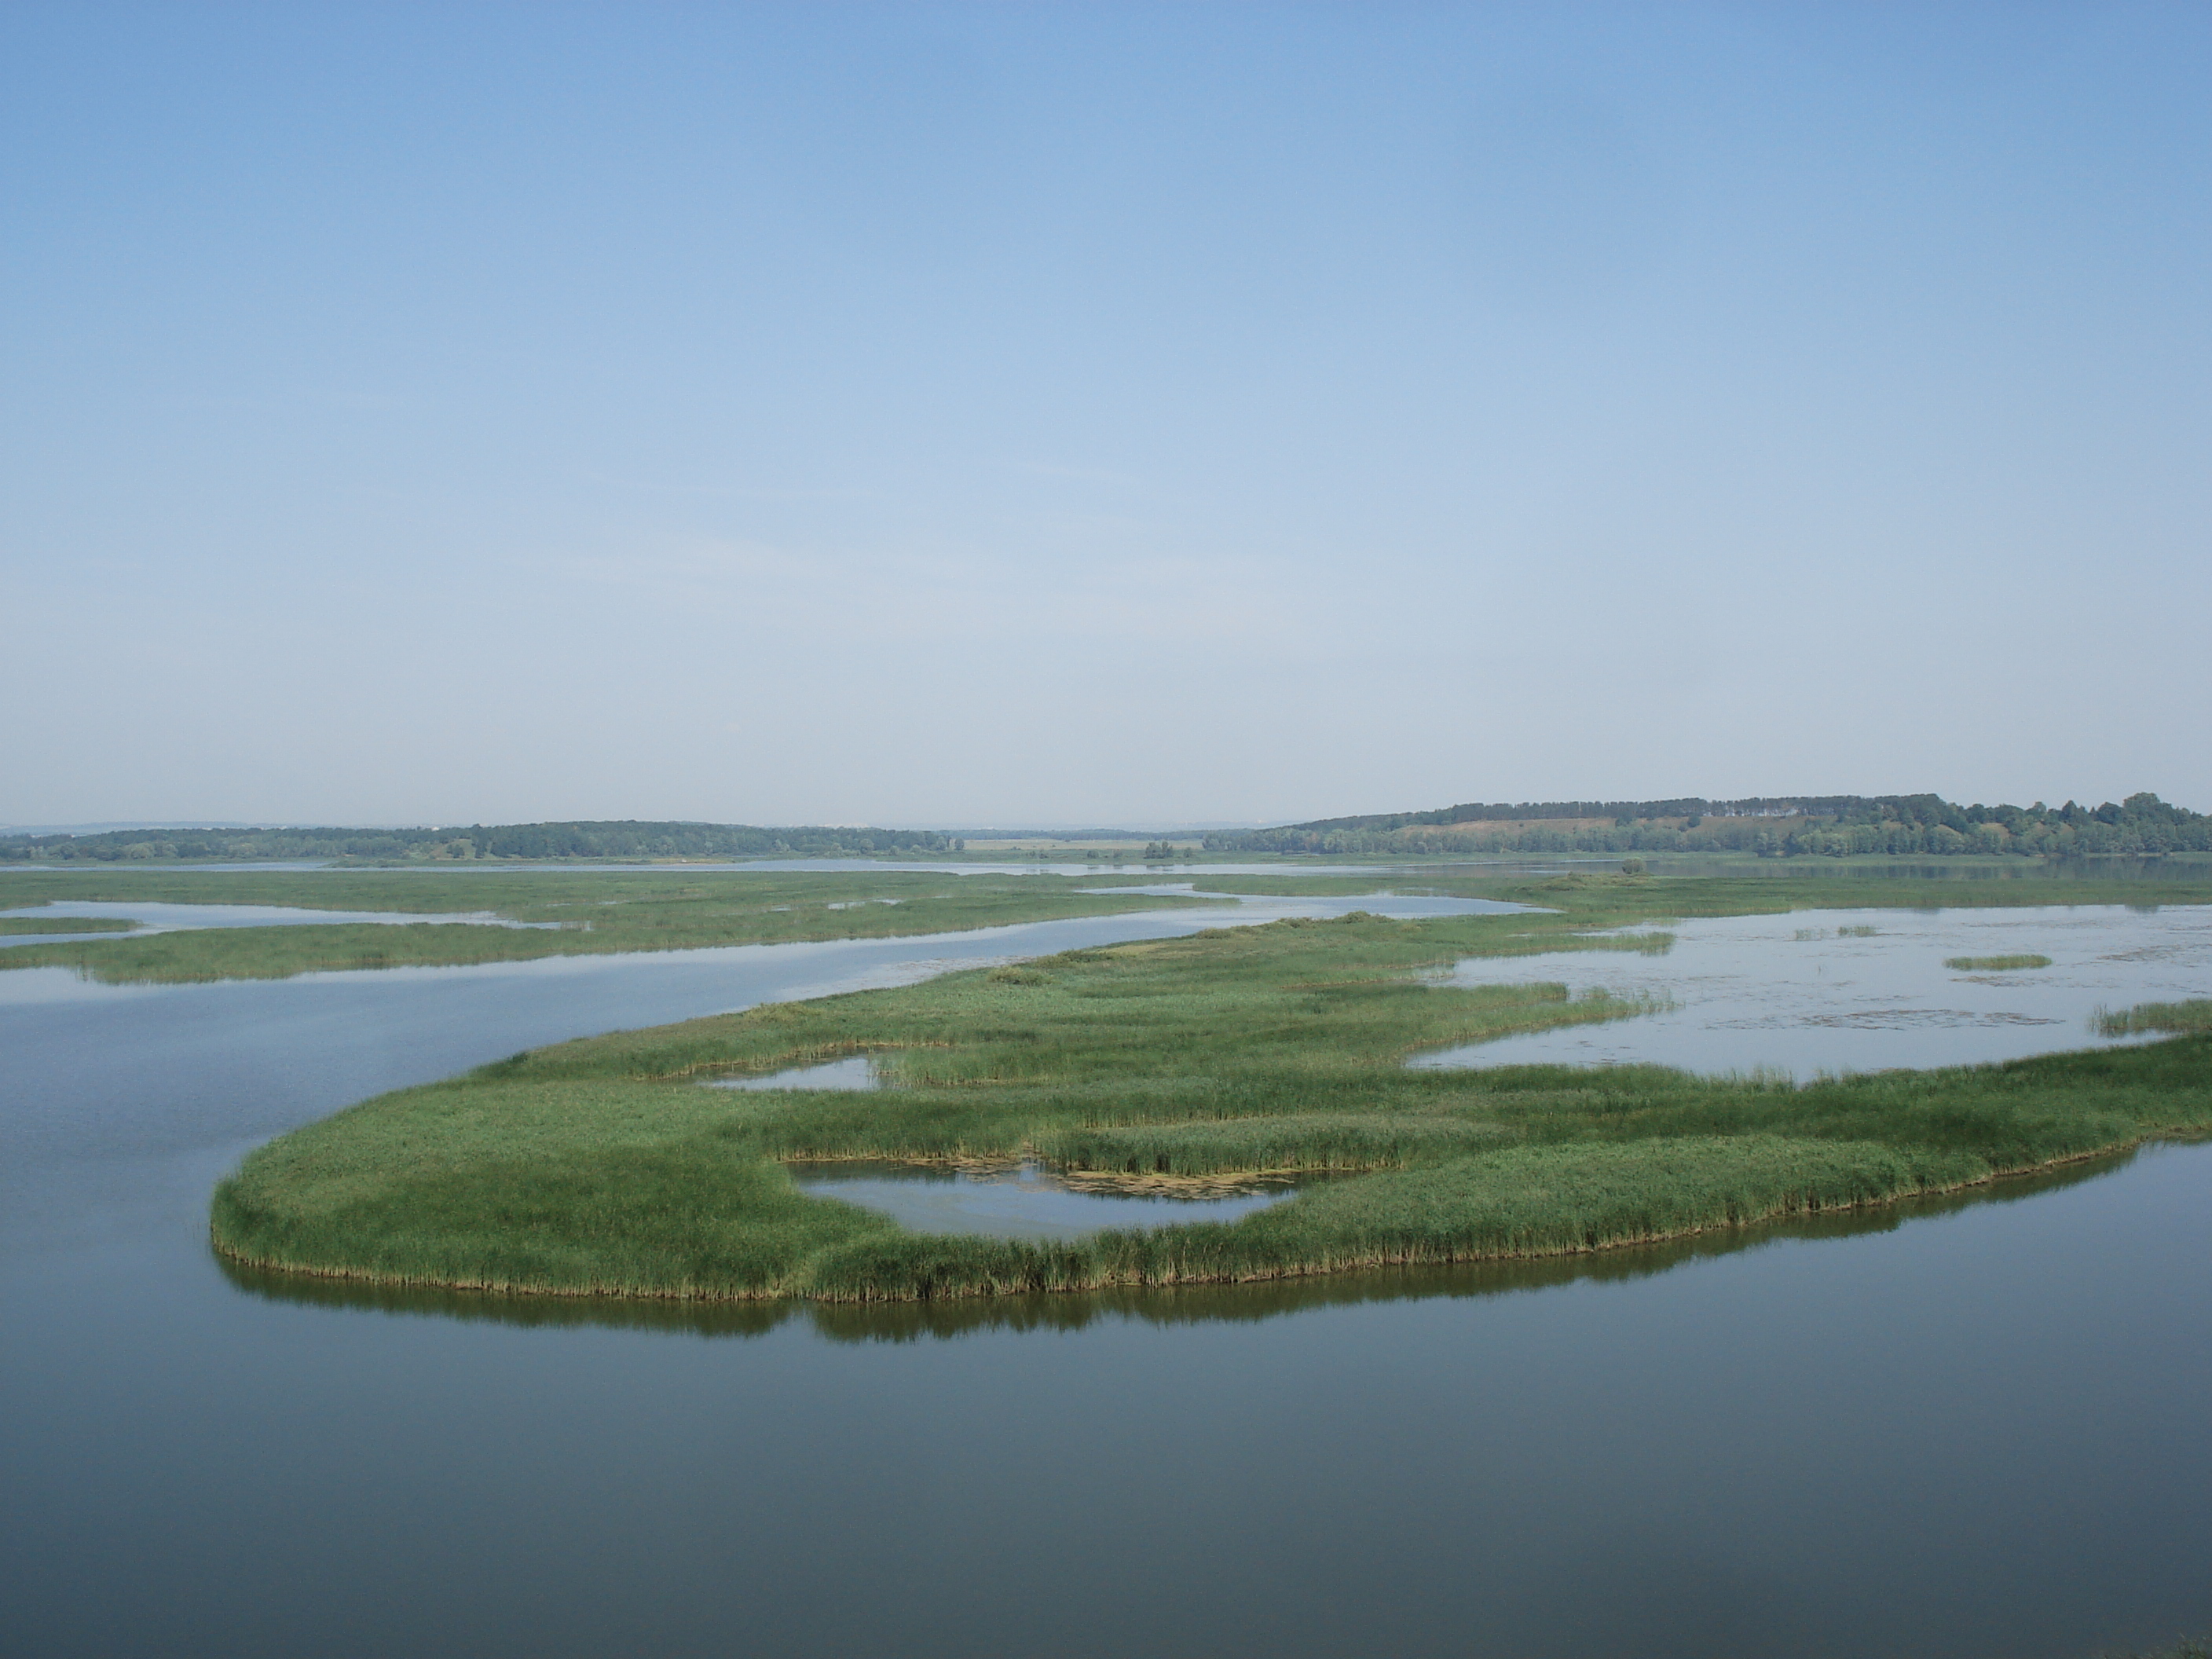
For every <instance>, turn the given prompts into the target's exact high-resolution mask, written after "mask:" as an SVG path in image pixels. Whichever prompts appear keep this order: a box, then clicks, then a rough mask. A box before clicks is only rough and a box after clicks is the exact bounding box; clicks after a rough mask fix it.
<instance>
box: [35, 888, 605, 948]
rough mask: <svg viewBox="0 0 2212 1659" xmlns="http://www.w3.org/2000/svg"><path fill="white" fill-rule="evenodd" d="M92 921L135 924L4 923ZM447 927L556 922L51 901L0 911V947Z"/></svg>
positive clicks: (478, 913) (477, 915) (480, 914)
mask: <svg viewBox="0 0 2212 1659" xmlns="http://www.w3.org/2000/svg"><path fill="white" fill-rule="evenodd" d="M40 916H57V917H59V916H92V917H99V918H103V919H113V920H115V921H135V922H137V923H138V924H139V925H138V926H137V927H134V928H132V929H131V931H130V932H128V933H21V934H10V933H9V932H8V924H9V921H12V920H14V919H15V918H16V917H24V918H36V917H40ZM426 921H427V922H452V923H460V924H464V925H468V926H473V927H540V928H557V927H560V925H561V924H560V923H559V922H557V921H508V920H507V918H506V917H504V916H495V915H492V914H491V913H490V912H489V911H488V910H471V911H466V912H458V911H452V910H445V911H437V912H434V913H432V914H430V915H418V914H412V913H410V912H408V911H404V910H306V909H301V908H297V907H296V906H292V905H284V904H167V903H144V904H135V903H125V902H121V901H119V900H118V901H111V900H104V899H57V900H56V901H55V902H52V904H41V905H37V906H34V907H32V908H16V909H11V910H0V945H58V944H76V943H79V942H82V941H83V940H86V939H143V938H144V937H145V936H146V935H147V934H149V933H176V932H179V931H181V930H188V929H191V928H196V927H343V926H345V925H347V924H349V923H353V922H374V923H378V924H381V925H385V926H392V927H404V926H406V925H408V924H410V923H413V922H426Z"/></svg>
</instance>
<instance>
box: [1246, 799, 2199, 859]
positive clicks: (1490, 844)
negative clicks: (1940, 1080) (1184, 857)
mask: <svg viewBox="0 0 2212 1659" xmlns="http://www.w3.org/2000/svg"><path fill="white" fill-rule="evenodd" d="M1593 819H1599V820H1610V822H1609V823H1597V824H1594V823H1591V822H1590V821H1591V820H1593ZM1555 824H1556V827H1553V826H1554V825H1555ZM1206 849H1207V850H1208V851H1210V852H1226V853H1334V854H1375V853H1426V854H1437V853H1443V854H1457V853H1756V854H1759V856H1761V857H1764V858H1799V857H1810V856H1826V857H1831V858H1840V857H1844V856H1845V855H1847V854H1854V853H1882V854H1930V853H1936V854H1962V853H1964V854H1992V855H1995V854H2018V855H2022V856H2030V857H2047V858H2066V857H2072V856H2076V855H2081V854H2103V853H2132V854H2162V853H2202V852H2212V817H2208V816H2207V815H2205V814H2204V813H2202V812H2192V811H2189V810H2188V809H2187V808H2185V807H2180V806H2173V805H2168V804H2167V803H2166V802H2165V801H2162V800H2160V799H2159V798H2158V797H2157V796H2156V795H2154V794H2148V793H2144V794H2136V795H2130V796H2129V797H2128V798H2127V799H2125V800H2124V801H2121V802H2119V803H2118V804H2117V805H2115V804H2114V803H2112V802H2111V801H2107V802H2106V803H2105V804H2104V805H2102V806H2094V807H2091V806H2083V805H2079V804H2078V803H2076V802H2074V801H2070V800H2069V801H2068V802H2067V803H2066V804H2065V805H2063V806H2046V805H2044V803H2042V802H2041V801H2038V802H2036V804H2035V805H2033V806H1984V805H1980V804H1978V803H1977V804H1976V805H1972V806H1959V805H1954V804H1953V803H1951V802H1949V801H1947V800H1945V799H1942V797H1941V796H1940V795H1814V796H1799V797H1794V798H1787V799H1784V798H1775V799H1765V798H1759V799H1750V800H1736V801H1714V800H1701V799H1689V798H1686V799H1678V800H1656V801H1523V802H1520V803H1518V804H1516V805H1504V804H1502V803H1500V804H1496V805H1483V804H1469V805H1462V806H1449V807H1443V808H1441V809H1439V810H1437V811H1431V812H1385V813H1376V814H1373V815H1370V816H1368V817H1351V818H1319V819H1316V820H1315V821H1314V822H1313V823H1293V824H1288V825H1285V826H1284V827H1282V828H1280V829H1255V830H1252V831H1249V832H1247V833H1245V834H1242V835H1212V836H1207V837H1206Z"/></svg>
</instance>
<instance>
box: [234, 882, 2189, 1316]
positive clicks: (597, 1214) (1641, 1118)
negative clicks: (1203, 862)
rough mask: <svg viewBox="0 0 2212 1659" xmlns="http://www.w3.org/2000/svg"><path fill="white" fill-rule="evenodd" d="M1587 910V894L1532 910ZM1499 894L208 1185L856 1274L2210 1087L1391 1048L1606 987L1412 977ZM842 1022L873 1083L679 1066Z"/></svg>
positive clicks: (1424, 1213)
mask: <svg viewBox="0 0 2212 1659" xmlns="http://www.w3.org/2000/svg"><path fill="white" fill-rule="evenodd" d="M1619 921H1620V918H1619V917H1618V916H1617V915H1613V914H1611V913H1610V912H1605V911H1604V910H1603V907H1602V906H1595V907H1591V908H1588V909H1586V910H1585V912H1584V913H1583V915H1581V916H1580V917H1577V915H1574V914H1568V915H1561V916H1559V917H1556V918H1553V919H1551V920H1550V921H1549V922H1548V923H1547V925H1550V926H1553V927H1558V928H1560V929H1562V930H1571V929H1573V928H1575V927H1584V928H1587V927H1591V926H1593V925H1595V924H1598V923H1602V924H1604V925H1606V926H1607V927H1611V926H1616V925H1618V923H1619ZM1531 926H1532V920H1531V918H1528V917H1527V916H1495V917H1475V918H1461V919H1449V920H1440V921H1421V922H1401V921H1387V920H1384V919H1383V918H1380V917H1376V916H1368V915H1354V916H1351V917H1347V918H1344V919H1342V920H1340V921H1329V922H1312V921H1292V922H1277V923H1273V924H1271V925H1269V926H1266V927H1246V928H1235V929H1218V930H1212V932H1210V933H1205V934H1200V935H1196V936H1194V937H1191V938H1187V939H1170V940H1158V941H1152V942H1147V943H1143V944H1136V945H1122V946H1117V947H1114V948H1111V949H1103V950H1093V951H1072V952H1068V953H1066V954H1064V955H1061V956H1058V957H1050V958H1046V959H1044V960H1042V961H1039V962H1036V963H1030V964H1028V965H1027V967H1026V968H1025V969H1024V970H1023V971H1022V972H1020V973H1018V974H1007V973H1004V972H994V971H990V970H975V971H970V972H967V973H962V974H955V975H947V976H945V977H944V978H942V979H938V980H933V981H929V982H927V983H926V984H922V985H917V986H911V987H904V988H902V989H897V990H888V991H872V992H866V993H860V994H851V995H846V996H837V997H828V998H823V999H820V1000H815V1001H810V1002H803V1003H789V1004H779V1005H775V1006H767V1007H763V1008H757V1009H754V1010H751V1011H749V1012H744V1013H741V1014H734V1015H726V1016H721V1017H718V1018H712V1019H704V1020H695V1021H690V1022H688V1023H685V1024H679V1025H671V1026H666V1027H661V1028H658V1029H655V1030H643V1031H629V1032H621V1033H616V1034H613V1035H611V1036H602V1037H594V1038H589V1039H586V1040H583V1041H580V1042H570V1043H564V1044H561V1045H558V1046H556V1047H553V1048H545V1049H542V1050H536V1051H532V1052H529V1053H526V1054H518V1055H515V1056H513V1057H512V1058H510V1059H508V1060H503V1061H500V1062H498V1063H496V1064H495V1065H491V1066H485V1067H483V1068H481V1069H480V1070H478V1071H477V1072H474V1073H469V1074H468V1075H466V1076H464V1077H462V1078H459V1079H453V1080H450V1081H448V1082H446V1083H442V1084H438V1085H431V1086H429V1087H426V1088H420V1089H412V1090H407V1091H401V1092H399V1093H397V1094H393V1095H388V1096H385V1097H381V1098H380V1099H377V1100H374V1101H369V1102H367V1103H363V1104H362V1105H360V1106H356V1107H355V1108H352V1109H349V1110H348V1111H345V1112H342V1113H340V1114H338V1115H336V1116H334V1117H331V1118H329V1119H326V1120H325V1121H322V1122H320V1123H317V1124H313V1125H311V1126H309V1127H306V1128H304V1129H301V1130H299V1131H297V1132H295V1133H292V1134H289V1135H286V1136H283V1137H282V1138H281V1139H277V1140H276V1141H273V1142H271V1143H270V1144H269V1145H268V1146H264V1147H263V1148H261V1149H259V1150H258V1151H257V1152H254V1153H252V1155H251V1156H250V1157H248V1158H246V1161H245V1162H244V1164H242V1165H241V1166H240V1169H239V1170H238V1171H237V1172H236V1173H235V1174H234V1176H231V1177H230V1178H229V1179H228V1180H227V1181H225V1182H223V1183H222V1186H221V1187H220V1188H218V1190H217V1192H216V1197H215V1201H214V1206H213V1229H214V1237H215V1240H216V1245H217V1247H218V1249H221V1250H222V1252H224V1253H225V1254H226V1255H229V1256H231V1257H233V1258H234V1259H235V1260H238V1261H245V1262H248V1263H252V1264H257V1265H259V1266H262V1267H271V1268H280V1269H285V1270H289V1271H294V1272H300V1273H320V1274H329V1275H334V1276H340V1277H348V1278H354V1279H365V1280H368V1281H370V1282H373V1283H379V1284H386V1285H451V1286H461V1287H470V1288H477V1289H482V1290H487V1291H533V1292H545V1293H554V1294H562V1295H629V1296H650V1297H684V1298H700V1299H722V1298H746V1297H781V1296H804V1297H817V1298H829V1299H833V1300H834V1299H850V1300H879V1299H893V1300H896V1299H901V1298H911V1297H923V1298H933V1297H948V1296H956V1295H957V1296H967V1295H982V1294H991V1293H995V1292H1002V1291H1050V1290H1075V1289H1097V1288H1103V1287H1113V1286H1119V1285H1172V1284H1184V1283H1197V1282H1204V1281H1210V1280H1219V1281H1241V1280H1247V1279H1267V1278H1271V1277H1282V1276H1289V1275H1297V1274H1305V1273H1326V1272H1331V1271H1337V1270H1340V1269H1346V1268H1352V1267H1371V1266H1376V1265H1379V1264H1385V1263H1400V1262H1419V1261H1467V1260H1473V1259H1478V1258H1482V1257H1489V1256H1522V1255H1528V1256H1534V1255H1553V1254H1562V1253H1572V1252H1579V1251H1587V1250H1595V1249H1607V1248H1611V1247H1613V1246H1617V1245H1623V1244H1630V1243H1642V1242H1646V1241H1651V1240H1657V1239H1662V1238H1668V1237H1678V1236H1683V1235H1688V1234H1694V1233H1697V1232H1699V1231H1705V1230H1710V1229H1714V1228H1727V1227H1743V1226H1751V1225H1759V1224H1761V1223H1763V1222H1768V1221H1773V1220H1778V1219H1780V1218H1787V1217H1792V1216H1802V1215H1808V1214H1815V1213H1819V1212H1826V1211H1831V1210H1838V1209H1844V1208H1850V1207H1853V1206H1863V1205H1869V1204H1880V1203H1885V1202H1888V1201H1891V1200H1897V1199H1899V1198H1903V1197H1905V1196H1908V1195H1911V1194H1922V1193H1930V1192H1942V1191H1948V1190H1953V1189H1956V1188H1962V1187H1965V1186H1969V1185H1972V1184H1973V1183H1976V1182H1985V1181H1989V1180H1991V1179H1994V1178H1995V1177H1996V1176H2000V1175H2003V1174H2006V1173H2008V1172H2016V1171H2024V1170H2033V1169H2037V1168H2040V1167H2044V1166H2047V1165H2051V1164H2057V1163H2060V1162H2063V1161H2065V1160H2069V1159H2073V1158H2085V1157H2088V1156H2091V1155H2093V1154H2095V1153H2098V1152H2106V1151H2110V1150H2113V1149H2116V1148H2118V1147H2123V1146H2129V1145H2131V1144H2133V1143H2135V1142H2136V1141H2139V1140H2141V1139H2144V1138H2146V1137H2148V1136H2152V1135H2160V1134H2177V1133H2197V1132H2201V1131H2202V1130H2203V1129H2204V1128H2206V1127H2208V1126H2212V1029H2208V1026H2207V1025H2206V1024H2203V1023H2201V1022H2203V1014H2202V1013H2201V1012H2191V1011H2196V1010H2203V1009H2206V1008H2208V1007H2212V1005H2204V1004H2193V1005H2181V1008H2182V1010H2183V1012H2181V1013H2179V1014H2176V1013H2174V1012H2172V1011H2171V1010H2168V1011H2165V1012H2160V1011H2154V1010H2135V1011H2130V1013H2129V1014H2128V1015H2126V1016H2121V1017H2116V1018H2126V1019H2129V1020H2131V1021H2154V1020H2166V1021H2169V1022H2171V1021H2173V1020H2177V1019H2179V1020H2183V1021H2185V1022H2186V1021H2197V1022H2200V1023H2197V1024H2181V1025H2179V1026H2177V1025H2175V1024H2170V1023H2169V1024H2158V1025H2154V1024H2133V1025H2130V1027H2129V1028H2128V1029H2130V1030H2180V1031H2182V1033H2183V1034H2182V1035H2178V1036H2172V1037H2170V1038H2169V1039H2168V1040H2167V1041H2165V1042H2156V1043H2150V1044H2146V1045H2142V1046H2138V1047H2131V1048H2118V1049H2105V1050H2097V1051H2093V1052H2087V1053H2082V1054H2061V1055H2053V1056H2046V1057H2044V1058H2041V1059H2038V1060H2024V1061H2019V1062H2015V1063H2013V1064H2009V1065H2003V1066H1978V1067H1964V1068H1956V1069H1951V1070H1945V1071H1936V1072H1927V1073H1901V1072H1893V1073H1876V1074H1872V1075H1867V1076H1854V1077H1846V1078H1842V1079H1828V1080H1823V1081H1821V1082H1819V1083H1816V1084H1813V1085H1808V1086H1805V1087H1802V1088H1801V1087H1796V1086H1793V1085H1790V1084H1788V1083H1787V1082H1784V1081H1778V1080H1773V1079H1704V1078H1697V1077H1692V1076H1689V1075H1687V1074H1685V1073H1677V1072H1671V1071H1667V1070H1664V1069H1662V1068H1658V1067H1652V1066H1622V1067H1617V1068H1609V1069H1605V1070H1601V1071H1597V1072H1584V1071H1577V1070H1571V1069H1567V1068H1560V1067H1550V1066H1523V1067H1506V1068H1494V1069H1486V1070H1480V1071H1459V1072H1454V1071H1443V1070H1433V1069H1412V1068H1408V1067H1407V1066H1406V1065H1405V1064H1404V1062H1405V1060H1406V1059H1407V1056H1408V1055H1410V1054H1416V1053H1419V1052H1420V1051H1422V1050H1424V1049H1427V1048H1437V1047H1443V1046H1449V1045H1457V1044H1462V1043H1466V1042H1480V1041H1484V1040H1486V1039H1488V1038H1492V1037H1495V1036H1503V1035H1505V1034H1507V1033H1509V1032H1512V1031H1516V1030H1534V1029H1541V1028H1544V1027H1547V1026H1552V1025H1558V1024H1571V1023H1575V1022H1578V1021H1588V1020H1592V1019H1606V1018H1620V1017H1623V1016H1624V1015H1627V1014H1632V1012H1633V1011H1634V1006H1633V1005H1622V1004H1610V1003H1607V1002H1606V1001H1604V1000H1599V999H1573V998H1570V997H1569V996H1567V994H1565V991H1564V990H1563V989H1562V987H1559V986H1557V985H1535V986H1473V987H1469V986H1463V985H1460V984H1456V983H1443V982H1439V981H1437V979H1436V977H1435V975H1436V972H1437V969H1438V968H1439V967H1440V966H1442V965H1444V964H1448V963H1454V962H1458V961H1462V960H1464V959H1466V958H1468V957H1480V956H1481V955H1484V954H1486V953H1500V954H1503V953H1512V952H1515V951H1518V950H1520V949H1521V948H1522V947H1523V946H1524V945H1525V943H1526V935H1527V933H1528V929H1529V928H1530V927H1531ZM859 1052H866V1053H868V1054H871V1055H872V1056H873V1058H874V1060H875V1062H876V1064H877V1066H878V1068H879V1069H881V1070H882V1071H884V1073H886V1074H887V1075H888V1077H889V1079H890V1081H891V1082H892V1083H893V1084H894V1085H896V1086H894V1087H892V1088H890V1089H887V1090H884V1091H866V1092H863V1091H812V1092H809V1091H728V1090H719V1089H708V1088H702V1087H699V1086H697V1085H699V1083H701V1082H702V1081H703V1080H710V1079H714V1078H717V1077H720V1076H726V1075H731V1074H757V1073H769V1072H774V1071H775V1070H778V1069H781V1068H782V1067H784V1066H791V1065H794V1064H799V1063H803V1062H805V1061H807V1060H818V1059H824V1058H832V1057H835V1056H836V1055H838V1054H852V1053H859ZM1019 1157H1036V1158H1043V1159H1045V1160H1047V1161H1048V1162H1051V1163H1054V1164H1057V1165H1059V1166H1060V1167H1061V1168H1064V1169H1066V1170H1071V1171H1076V1172H1096V1173H1099V1174H1117V1175H1123V1176H1149V1177H1159V1176H1167V1177H1188V1178H1217V1179H1218V1178H1221V1177H1224V1176H1241V1175H1254V1174H1261V1173H1274V1174H1288V1175H1314V1176H1330V1177H1332V1178H1330V1179H1327V1180H1316V1181H1315V1182H1312V1183H1310V1184H1309V1185H1307V1186H1305V1187H1304V1188H1302V1190H1301V1191H1300V1192H1299V1194H1298V1195H1297V1197H1295V1198H1293V1199H1291V1200H1288V1201H1286V1202H1284V1203H1281V1204H1279V1205H1275V1206H1271V1207H1269V1208H1267V1209H1266V1210H1263V1211H1260V1212H1255V1213H1252V1214H1249V1215H1247V1216H1245V1217H1243V1218H1241V1219H1238V1220H1236V1221H1233V1222H1206V1223H1193V1224H1188V1225H1177V1226H1170V1227H1164V1228H1159V1229H1155V1230H1152V1231H1142V1232H1134V1231H1132V1232H1105V1233H1100V1234H1097V1235H1093V1236H1091V1237H1086V1238H1084V1239H1080V1240H1077V1241H1074V1242H1072V1243H1050V1244H1039V1243H1017V1242H1008V1241H999V1240H993V1239H979V1238H974V1237H952V1236H943V1235H923V1234H915V1233H909V1232H907V1231H903V1230H902V1228H900V1227H899V1226H898V1225H896V1224H895V1223H892V1222H890V1221H889V1220H887V1219H885V1218H883V1217H880V1216H878V1215H875V1214H872V1213H871V1212H867V1211H865V1210H861V1209H860V1208H857V1207H855V1206H851V1205H848V1204H844V1203H841V1202H838V1201H836V1200H831V1199H825V1198H818V1197H812V1196H809V1195H807V1194H803V1193H801V1192H799V1190H798V1189H797V1188H795V1187H794V1186H793V1184H792V1182H791V1180H790V1177H789V1176H788V1174H787V1171H786V1170H785V1168H784V1161H785V1160H789V1159H799V1158H808V1159H815V1158H893V1159H911V1160H932V1159H951V1160H959V1159H975V1160H1002V1159H1006V1158H1019Z"/></svg>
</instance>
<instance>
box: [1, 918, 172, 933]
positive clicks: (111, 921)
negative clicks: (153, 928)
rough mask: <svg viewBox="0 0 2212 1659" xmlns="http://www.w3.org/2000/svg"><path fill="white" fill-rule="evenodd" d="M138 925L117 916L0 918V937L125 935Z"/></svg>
mask: <svg viewBox="0 0 2212 1659" xmlns="http://www.w3.org/2000/svg"><path fill="white" fill-rule="evenodd" d="M137 926H138V924H137V922H135V921H125V920H124V919H123V918H121V917H119V916H0V936H6V937H14V936H16V935H27V934H31V933H129V932H130V931H131V929H132V928H133V927H137Z"/></svg>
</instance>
